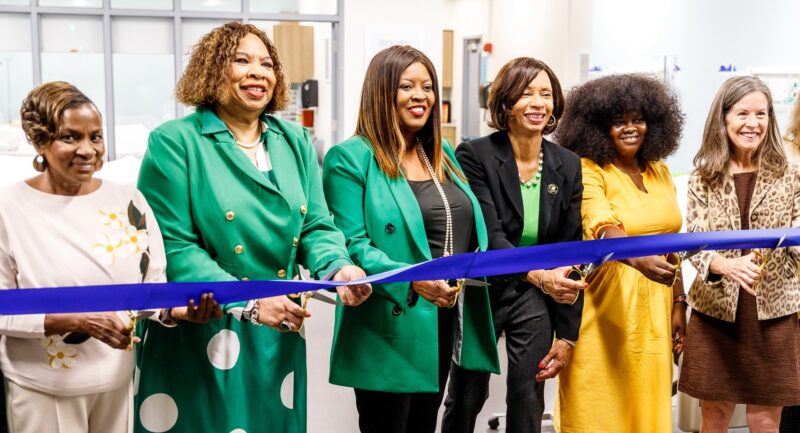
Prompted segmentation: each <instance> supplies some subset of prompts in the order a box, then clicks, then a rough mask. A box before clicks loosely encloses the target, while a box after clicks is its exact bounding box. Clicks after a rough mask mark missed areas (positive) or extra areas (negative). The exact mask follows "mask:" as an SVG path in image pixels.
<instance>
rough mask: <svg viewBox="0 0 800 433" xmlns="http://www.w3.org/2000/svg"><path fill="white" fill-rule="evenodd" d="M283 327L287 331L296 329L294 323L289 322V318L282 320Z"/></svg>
mask: <svg viewBox="0 0 800 433" xmlns="http://www.w3.org/2000/svg"><path fill="white" fill-rule="evenodd" d="M281 329H283V330H284V331H287V332H291V331H292V329H294V327H293V326H292V323H291V322H289V321H288V320H283V321H281Z"/></svg>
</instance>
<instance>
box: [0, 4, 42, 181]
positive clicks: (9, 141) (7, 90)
mask: <svg viewBox="0 0 800 433" xmlns="http://www.w3.org/2000/svg"><path fill="white" fill-rule="evenodd" d="M31 88H33V57H32V56H31V19H30V15H28V14H0V173H2V174H0V177H3V176H4V175H5V174H7V172H8V171H9V167H6V163H9V164H10V163H11V159H10V158H11V156H10V155H30V157H33V155H34V152H33V147H31V146H30V145H28V142H27V141H26V140H25V134H24V133H23V132H22V128H21V127H20V118H19V108H20V106H21V105H22V100H23V99H25V96H26V95H27V94H28V92H29V91H30V90H31ZM23 159H24V161H22V160H20V161H15V162H14V163H13V165H14V166H17V167H19V168H23V169H27V168H28V167H29V166H30V158H27V157H25V158H23ZM11 171H13V167H11ZM0 180H2V179H0ZM14 180H16V179H14ZM2 184H4V183H3V182H0V185H2Z"/></svg>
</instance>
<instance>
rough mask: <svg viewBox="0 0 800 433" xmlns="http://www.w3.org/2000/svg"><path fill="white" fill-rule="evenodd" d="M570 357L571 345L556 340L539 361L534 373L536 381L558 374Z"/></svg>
mask: <svg viewBox="0 0 800 433" xmlns="http://www.w3.org/2000/svg"><path fill="white" fill-rule="evenodd" d="M571 357H572V345H571V344H569V343H567V342H566V341H564V340H560V339H559V340H556V342H555V343H553V346H552V347H551V348H550V352H548V354H547V355H545V357H544V358H542V361H541V362H539V369H540V371H539V372H538V373H536V382H543V381H545V380H547V379H552V378H554V377H556V376H557V375H558V373H559V372H560V371H561V369H562V368H564V367H566V365H567V364H568V363H569V360H570V358H571Z"/></svg>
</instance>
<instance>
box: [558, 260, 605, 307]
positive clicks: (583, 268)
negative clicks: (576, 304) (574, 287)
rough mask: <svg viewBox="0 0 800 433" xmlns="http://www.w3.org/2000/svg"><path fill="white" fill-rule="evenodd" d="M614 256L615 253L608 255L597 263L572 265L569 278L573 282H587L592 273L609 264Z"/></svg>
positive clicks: (568, 273) (568, 274)
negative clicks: (606, 263)
mask: <svg viewBox="0 0 800 433" xmlns="http://www.w3.org/2000/svg"><path fill="white" fill-rule="evenodd" d="M613 255H614V253H608V254H606V255H605V256H603V257H602V258H601V259H600V260H598V261H596V262H592V263H584V264H582V265H572V266H570V269H569V272H567V278H569V279H570V280H572V281H580V282H582V283H583V282H586V278H588V277H589V275H590V274H591V273H592V272H594V271H596V270H597V268H599V267H600V266H601V265H602V264H603V263H605V262H607V261H608V260H609V259H610V258H611V256H613ZM575 299H578V298H575Z"/></svg>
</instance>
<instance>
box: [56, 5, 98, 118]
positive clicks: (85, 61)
mask: <svg viewBox="0 0 800 433" xmlns="http://www.w3.org/2000/svg"><path fill="white" fill-rule="evenodd" d="M40 29H41V44H42V82H45V83H46V82H48V81H57V80H61V81H67V82H69V83H71V84H73V85H74V86H75V87H77V88H78V89H80V90H81V91H82V92H83V93H85V94H86V96H88V97H89V98H90V99H91V100H92V101H93V102H94V103H95V105H97V108H98V109H100V113H102V114H103V121H104V122H105V121H107V119H106V100H105V97H106V91H105V64H104V62H103V19H102V18H101V17H87V16H79V15H43V16H42V17H41V21H40Z"/></svg>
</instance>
